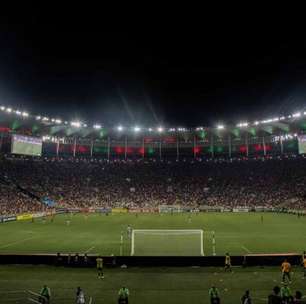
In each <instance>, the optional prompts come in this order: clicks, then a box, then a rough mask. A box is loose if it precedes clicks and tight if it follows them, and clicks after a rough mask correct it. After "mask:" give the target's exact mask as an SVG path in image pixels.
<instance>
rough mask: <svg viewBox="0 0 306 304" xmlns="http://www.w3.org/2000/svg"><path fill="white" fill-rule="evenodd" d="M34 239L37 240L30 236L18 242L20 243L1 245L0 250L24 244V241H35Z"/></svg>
mask: <svg viewBox="0 0 306 304" xmlns="http://www.w3.org/2000/svg"><path fill="white" fill-rule="evenodd" d="M35 238H37V236H31V237H29V238H26V239H23V240H20V241H16V242H12V243H8V244H5V245H2V246H0V248H1V249H3V248H7V247H10V246H13V245H16V244H20V243H24V242H26V241H29V240H32V239H35Z"/></svg>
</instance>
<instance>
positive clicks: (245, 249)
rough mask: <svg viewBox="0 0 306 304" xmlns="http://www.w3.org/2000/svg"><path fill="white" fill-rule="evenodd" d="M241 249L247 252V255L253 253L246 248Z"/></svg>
mask: <svg viewBox="0 0 306 304" xmlns="http://www.w3.org/2000/svg"><path fill="white" fill-rule="evenodd" d="M241 248H242V249H243V250H244V251H246V252H247V253H252V251H251V250H249V249H248V248H246V247H245V246H243V245H242V246H241Z"/></svg>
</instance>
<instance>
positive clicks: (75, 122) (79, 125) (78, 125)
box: [70, 121, 81, 128]
mask: <svg viewBox="0 0 306 304" xmlns="http://www.w3.org/2000/svg"><path fill="white" fill-rule="evenodd" d="M70 125H71V126H72V127H76V128H80V127H81V123H80V122H79V121H72V122H71V123H70Z"/></svg>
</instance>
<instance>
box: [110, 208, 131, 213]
mask: <svg viewBox="0 0 306 304" xmlns="http://www.w3.org/2000/svg"><path fill="white" fill-rule="evenodd" d="M127 212H128V209H127V208H112V213H127Z"/></svg>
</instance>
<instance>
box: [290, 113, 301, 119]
mask: <svg viewBox="0 0 306 304" xmlns="http://www.w3.org/2000/svg"><path fill="white" fill-rule="evenodd" d="M300 116H301V112H296V113H293V114H292V117H295V118H296V117H300Z"/></svg>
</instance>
